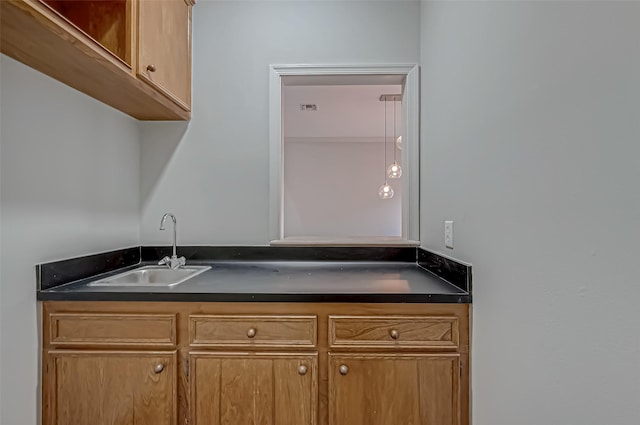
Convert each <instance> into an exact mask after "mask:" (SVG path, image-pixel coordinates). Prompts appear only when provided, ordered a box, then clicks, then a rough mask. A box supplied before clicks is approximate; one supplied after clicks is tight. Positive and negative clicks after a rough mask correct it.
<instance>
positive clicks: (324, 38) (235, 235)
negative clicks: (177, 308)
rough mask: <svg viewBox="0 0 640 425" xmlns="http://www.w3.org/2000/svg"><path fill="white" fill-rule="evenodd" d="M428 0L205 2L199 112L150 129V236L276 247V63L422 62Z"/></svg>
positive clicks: (196, 63) (154, 240)
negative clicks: (163, 226)
mask: <svg viewBox="0 0 640 425" xmlns="http://www.w3.org/2000/svg"><path fill="white" fill-rule="evenodd" d="M419 36H420V4H419V3H418V2H405V1H401V2H397V1H389V2H385V1H369V2H351V1H349V2H345V1H336V2H332V1H317V2H316V1H294V2H281V1H260V2H252V1H242V2H236V1H228V2H227V1H215V2H213V1H204V2H199V3H198V4H197V6H196V7H195V8H194V14H193V87H194V92H193V117H192V120H191V122H190V124H189V126H188V129H187V128H186V127H185V126H181V125H180V124H175V123H145V124H143V129H142V214H141V217H142V221H141V229H142V242H143V243H145V244H166V243H168V241H169V239H168V236H167V235H166V234H165V232H159V231H158V224H159V220H160V217H161V216H162V214H163V213H164V212H166V211H173V212H174V213H175V214H176V215H177V217H178V222H179V226H180V230H179V233H178V240H179V243H181V244H258V245H260V244H268V243H269V193H268V191H269V122H268V118H269V109H268V108H269V104H268V100H269V99H268V96H269V91H268V84H269V65H270V64H289V63H316V64H318V63H417V62H418V59H419V54H420V52H419V50H420V49H419Z"/></svg>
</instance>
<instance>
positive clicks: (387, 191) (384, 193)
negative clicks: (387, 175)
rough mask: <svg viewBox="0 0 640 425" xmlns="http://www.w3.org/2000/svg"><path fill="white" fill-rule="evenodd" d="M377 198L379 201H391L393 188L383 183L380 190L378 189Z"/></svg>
mask: <svg viewBox="0 0 640 425" xmlns="http://www.w3.org/2000/svg"><path fill="white" fill-rule="evenodd" d="M378 197H379V198H380V199H391V198H393V188H392V187H391V186H389V184H388V183H387V182H384V184H383V185H382V186H380V189H378Z"/></svg>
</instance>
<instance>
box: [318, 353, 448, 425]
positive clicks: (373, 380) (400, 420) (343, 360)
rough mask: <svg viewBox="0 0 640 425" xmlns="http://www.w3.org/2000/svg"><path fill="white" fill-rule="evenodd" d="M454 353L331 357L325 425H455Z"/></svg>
mask: <svg viewBox="0 0 640 425" xmlns="http://www.w3.org/2000/svg"><path fill="white" fill-rule="evenodd" d="M459 364H460V360H459V355H458V354H437V355H436V354H433V355H431V354H330V355H329V425H389V424H393V425H458V424H459V417H458V416H459V382H460V380H459V376H460V375H459V374H460V372H459Z"/></svg>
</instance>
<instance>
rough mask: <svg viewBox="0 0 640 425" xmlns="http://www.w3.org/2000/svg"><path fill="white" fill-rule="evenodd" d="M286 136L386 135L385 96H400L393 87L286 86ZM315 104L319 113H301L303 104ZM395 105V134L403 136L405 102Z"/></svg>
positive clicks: (390, 123) (389, 114)
mask: <svg viewBox="0 0 640 425" xmlns="http://www.w3.org/2000/svg"><path fill="white" fill-rule="evenodd" d="M282 91H283V97H282V109H283V110H282V113H283V133H284V137H285V138H291V137H357V138H366V137H375V138H379V139H380V140H381V141H382V140H383V138H384V132H385V126H384V125H385V115H384V113H385V110H384V109H385V102H382V101H380V95H382V94H400V93H402V86H401V85H400V84H393V85H368V84H367V85H335V86H329V85H318V86H286V85H285V86H284V87H283V90H282ZM308 103H311V104H315V105H316V106H317V107H318V108H317V110H316V111H302V110H301V109H300V105H301V104H308ZM395 103H396V105H395V106H396V134H397V135H400V134H402V102H395ZM393 104H394V102H390V101H389V102H386V108H387V115H386V119H387V129H386V131H387V139H388V140H387V142H388V143H392V142H393V141H394V140H395V139H393V106H394V105H393Z"/></svg>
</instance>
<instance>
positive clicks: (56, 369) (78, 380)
mask: <svg viewBox="0 0 640 425" xmlns="http://www.w3.org/2000/svg"><path fill="white" fill-rule="evenodd" d="M46 361H47V365H46V367H45V374H46V376H45V377H44V382H48V383H49V386H48V391H46V390H45V394H44V396H43V403H44V407H45V420H44V424H45V425H81V424H86V425H89V424H91V425H175V424H176V417H177V416H176V402H177V399H176V385H175V384H176V372H177V371H176V354H175V353H173V352H172V353H158V352H108V351H51V352H49V354H48V356H47V359H46Z"/></svg>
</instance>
